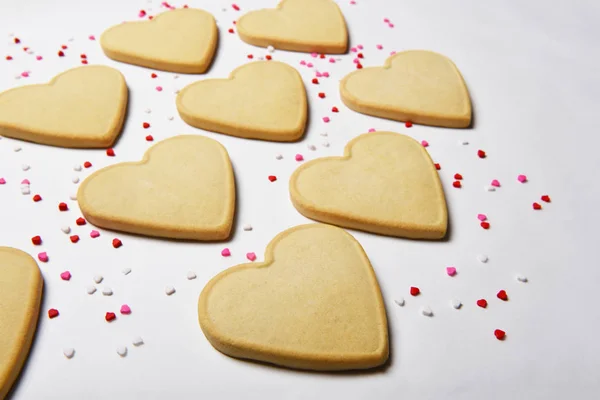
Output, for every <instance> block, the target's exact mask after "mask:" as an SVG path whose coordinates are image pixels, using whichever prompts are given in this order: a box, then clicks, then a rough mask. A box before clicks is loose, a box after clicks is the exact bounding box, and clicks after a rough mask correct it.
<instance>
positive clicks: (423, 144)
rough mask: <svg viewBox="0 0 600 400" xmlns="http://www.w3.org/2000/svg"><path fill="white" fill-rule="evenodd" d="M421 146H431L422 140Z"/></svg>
mask: <svg viewBox="0 0 600 400" xmlns="http://www.w3.org/2000/svg"><path fill="white" fill-rule="evenodd" d="M421 146H423V147H428V146H429V142H428V141H427V140H421Z"/></svg>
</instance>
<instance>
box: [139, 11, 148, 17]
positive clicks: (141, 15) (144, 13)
mask: <svg viewBox="0 0 600 400" xmlns="http://www.w3.org/2000/svg"><path fill="white" fill-rule="evenodd" d="M145 16H146V11H144V10H141V11H140V12H139V13H138V17H139V18H144V17H145Z"/></svg>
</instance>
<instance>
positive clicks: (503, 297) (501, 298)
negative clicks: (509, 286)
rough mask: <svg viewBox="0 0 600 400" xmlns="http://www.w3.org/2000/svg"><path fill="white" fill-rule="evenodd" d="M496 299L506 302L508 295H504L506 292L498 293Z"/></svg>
mask: <svg viewBox="0 0 600 400" xmlns="http://www.w3.org/2000/svg"><path fill="white" fill-rule="evenodd" d="M496 297H497V298H499V299H500V300H502V301H507V300H508V295H507V294H506V290H501V291H499V292H498V294H496Z"/></svg>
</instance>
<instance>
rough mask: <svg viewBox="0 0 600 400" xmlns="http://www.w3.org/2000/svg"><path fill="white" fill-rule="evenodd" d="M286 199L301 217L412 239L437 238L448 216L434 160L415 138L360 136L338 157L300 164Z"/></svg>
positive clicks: (386, 134)
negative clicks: (288, 198)
mask: <svg viewBox="0 0 600 400" xmlns="http://www.w3.org/2000/svg"><path fill="white" fill-rule="evenodd" d="M290 197H291V200H292V203H293V204H294V207H296V209H297V210H298V211H299V212H300V213H301V214H303V215H304V216H306V217H308V218H311V219H314V220H317V221H321V222H326V223H330V224H334V225H339V226H343V227H347V228H353V229H358V230H362V231H367V232H373V233H379V234H383V235H389V236H399V237H407V238H411V239H441V238H443V237H444V236H445V234H446V229H447V225H448V215H447V210H446V200H445V197H444V191H443V189H442V185H441V183H440V179H439V177H438V173H437V171H436V169H435V167H434V164H433V161H432V160H431V158H430V157H429V154H428V153H427V152H426V151H425V149H424V148H423V146H421V144H419V143H418V142H417V141H416V140H414V139H412V138H410V137H408V136H404V135H401V134H398V133H393V132H375V133H366V134H363V135H360V136H358V137H356V138H354V139H353V140H351V141H350V142H349V143H348V144H347V145H346V147H345V149H344V156H343V157H324V158H319V159H316V160H313V161H309V162H307V163H305V164H304V165H302V166H300V167H299V168H298V169H296V171H294V173H293V174H292V176H291V178H290Z"/></svg>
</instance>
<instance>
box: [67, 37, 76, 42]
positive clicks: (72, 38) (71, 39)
mask: <svg viewBox="0 0 600 400" xmlns="http://www.w3.org/2000/svg"><path fill="white" fill-rule="evenodd" d="M67 40H68V41H69V42H72V41H73V40H75V38H74V37H70V38H69V39H67Z"/></svg>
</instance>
